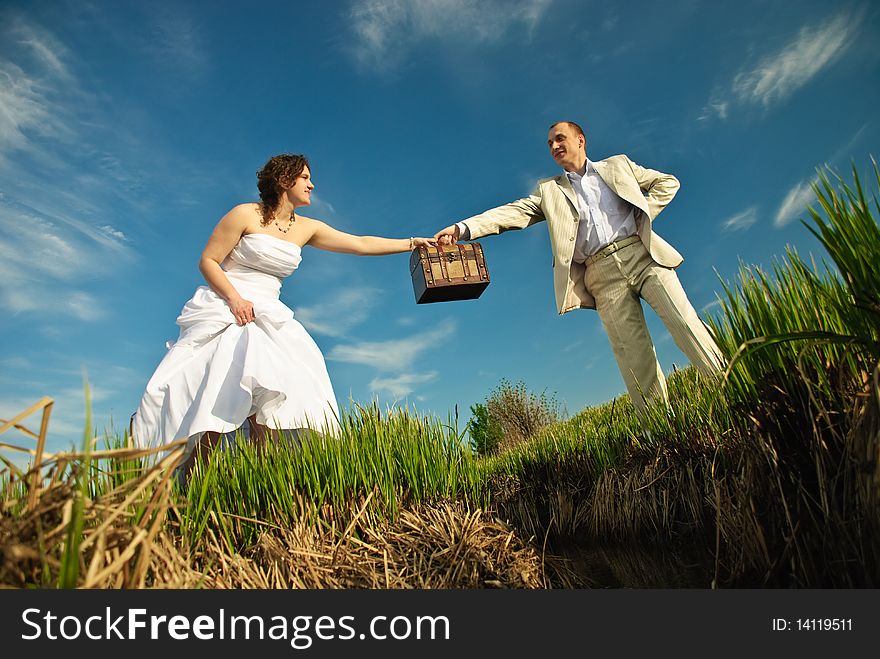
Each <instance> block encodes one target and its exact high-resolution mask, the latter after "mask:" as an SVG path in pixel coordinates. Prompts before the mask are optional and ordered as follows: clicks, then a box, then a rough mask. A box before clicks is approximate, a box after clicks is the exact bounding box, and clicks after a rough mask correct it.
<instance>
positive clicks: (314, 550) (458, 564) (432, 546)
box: [0, 449, 545, 588]
mask: <svg viewBox="0 0 880 659" xmlns="http://www.w3.org/2000/svg"><path fill="white" fill-rule="evenodd" d="M107 453H112V452H105V455H106V454H107ZM116 453H118V454H119V456H118V457H120V458H123V459H124V458H127V457H130V455H129V454H130V453H131V452H130V451H127V450H124V449H123V450H119V451H117V452H116ZM67 457H68V459H72V457H73V456H70V455H69V456H67ZM176 458H177V456H169V457H167V458H165V459H164V460H163V461H162V462H161V463H160V464H159V465H157V466H156V467H154V468H153V469H150V470H149V471H147V472H146V473H144V474H142V475H141V476H138V477H136V478H132V479H130V480H128V481H127V482H126V483H125V484H124V485H122V486H119V487H117V488H116V489H114V490H111V491H109V492H108V493H106V494H103V495H100V496H96V497H94V498H88V497H86V498H84V499H83V500H82V513H81V515H82V529H83V530H82V536H81V538H80V541H79V544H78V551H77V552H76V557H75V560H76V566H75V567H76V575H77V578H76V582H75V585H76V587H79V588H144V587H147V588H198V587H204V588H541V587H543V586H544V585H545V584H544V581H543V574H542V562H541V558H540V556H539V555H538V554H537V553H536V551H535V550H534V549H533V548H532V547H531V546H529V545H527V544H525V543H523V542H522V541H521V540H520V539H519V538H518V537H517V536H516V534H515V533H514V532H513V531H512V530H511V529H510V528H508V527H507V526H505V525H504V524H502V523H500V522H499V521H498V520H495V519H493V518H492V516H491V515H490V514H487V513H486V512H485V511H483V510H480V509H474V510H470V509H468V508H467V507H466V506H465V505H464V504H462V503H456V502H438V503H434V504H430V505H429V504H422V505H419V506H418V507H414V508H412V509H402V510H401V511H400V514H399V515H398V516H397V517H396V518H395V519H394V520H393V521H392V520H389V519H388V518H386V517H384V516H377V515H375V514H371V513H370V511H369V506H368V504H369V502H370V499H371V498H372V496H373V495H372V494H370V495H368V496H367V497H366V498H364V500H363V501H361V502H360V505H359V506H358V507H357V510H355V511H348V512H347V514H344V515H339V514H334V510H333V509H332V507H330V506H325V507H324V509H323V510H321V511H320V514H319V517H318V518H317V519H316V517H315V513H314V508H313V507H312V506H310V505H308V504H307V502H306V501H305V500H303V501H301V505H300V512H301V514H300V515H298V516H295V517H286V518H285V519H277V520H274V521H258V520H250V521H251V522H252V523H256V524H259V525H260V526H261V527H262V528H263V531H262V532H261V533H260V534H259V536H258V538H257V540H256V542H255V543H253V544H252V545H251V546H249V547H245V548H244V549H241V550H240V549H239V548H237V547H233V546H232V545H231V544H230V543H229V541H228V540H227V535H226V534H225V533H223V532H221V527H222V524H220V523H219V520H218V519H217V516H216V515H215V514H213V513H212V515H213V517H212V520H211V522H212V523H211V524H209V526H208V528H207V529H206V532H205V533H204V534H203V536H202V537H201V538H200V539H199V541H198V544H197V545H196V546H190V545H189V544H188V542H187V540H186V535H185V534H184V533H181V532H180V528H181V520H182V519H183V515H182V511H181V509H179V508H178V505H179V503H180V502H181V501H182V499H180V498H178V495H177V493H176V492H175V490H174V488H173V486H172V479H171V478H170V474H171V471H170V467H171V466H172V465H173V463H174V460H175V459H176ZM77 476H78V472H77V470H72V471H68V472H67V474H66V477H64V478H59V477H57V471H56V472H55V477H52V478H50V482H49V484H48V485H47V486H46V487H45V488H44V489H42V490H41V491H40V492H38V494H37V498H36V501H37V503H36V506H35V507H34V509H33V510H30V511H28V510H27V509H26V507H25V506H24V502H23V500H21V497H24V496H27V493H26V491H25V490H20V495H21V497H18V498H17V497H15V496H12V492H13V489H12V488H7V498H6V500H5V502H4V504H3V511H2V515H0V547H2V564H0V586H2V587H13V588H14V587H18V588H24V587H32V586H55V585H58V584H59V581H60V578H61V574H62V572H63V567H64V563H65V560H68V559H67V558H66V556H68V555H69V554H70V552H69V551H68V548H67V547H66V543H68V542H69V529H70V528H71V527H72V526H73V522H74V519H73V518H74V515H75V506H74V503H75V502H76V501H77V497H78V496H79V495H78V493H79V489H78V485H77ZM334 519H351V521H350V522H348V523H347V524H346V525H345V527H344V528H343V527H340V526H337V525H336V523H335V522H334V521H333V520H334Z"/></svg>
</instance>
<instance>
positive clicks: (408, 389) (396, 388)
mask: <svg viewBox="0 0 880 659" xmlns="http://www.w3.org/2000/svg"><path fill="white" fill-rule="evenodd" d="M436 378H437V371H431V372H429V373H403V374H401V375H398V376H395V377H389V378H374V379H373V380H372V381H371V382H370V385H369V386H370V390H371V391H372V392H373V393H377V394H381V393H383V392H384V393H387V394H388V395H389V396H391V397H392V398H395V399H399V398H403V397H405V396H408V395H409V394H411V393H412V392H413V391H415V389H416V386H417V385H420V384H425V383H426V382H431V381H432V380H435V379H436Z"/></svg>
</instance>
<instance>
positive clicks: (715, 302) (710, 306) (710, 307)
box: [700, 297, 721, 316]
mask: <svg viewBox="0 0 880 659" xmlns="http://www.w3.org/2000/svg"><path fill="white" fill-rule="evenodd" d="M720 307H721V299H720V298H717V297H716V298H715V299H714V300H712V301H711V302H709V303H708V304H705V305H703V308H702V309H700V315H702V316H705V315H706V314H707V313H708V312H709V311H712V310H714V309H715V308H720Z"/></svg>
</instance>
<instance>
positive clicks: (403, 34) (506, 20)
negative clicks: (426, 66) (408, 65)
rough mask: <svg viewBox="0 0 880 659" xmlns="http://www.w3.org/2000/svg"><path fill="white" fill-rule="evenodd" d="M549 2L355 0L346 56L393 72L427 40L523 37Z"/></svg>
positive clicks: (478, 40)
mask: <svg viewBox="0 0 880 659" xmlns="http://www.w3.org/2000/svg"><path fill="white" fill-rule="evenodd" d="M550 3H551V0H487V1H486V2H481V3H474V2H471V1H470V0H357V1H356V2H354V3H353V4H352V7H351V11H350V13H349V22H350V27H351V31H352V32H353V33H354V43H353V45H352V52H353V54H354V56H355V58H356V59H357V61H358V62H359V63H360V64H361V65H363V66H364V67H365V68H369V69H371V70H379V71H388V70H391V69H393V68H395V67H396V66H397V65H398V64H399V63H400V62H401V61H402V60H403V58H404V56H405V55H406V53H407V51H408V50H409V49H410V48H412V47H413V46H414V45H415V44H418V43H422V42H424V41H425V40H427V39H436V40H451V39H459V40H463V41H467V42H470V43H478V44H486V43H493V42H496V41H498V40H499V39H501V38H502V37H503V36H504V35H505V34H506V33H508V32H509V31H512V30H513V29H514V28H516V27H521V28H524V29H525V30H526V33H527V34H528V35H530V34H531V32H532V31H533V30H534V29H535V27H536V26H537V25H538V23H540V21H541V18H542V17H543V15H544V13H545V11H546V10H547V8H548V7H549V5H550Z"/></svg>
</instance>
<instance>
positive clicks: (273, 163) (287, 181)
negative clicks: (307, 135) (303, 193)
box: [257, 153, 309, 224]
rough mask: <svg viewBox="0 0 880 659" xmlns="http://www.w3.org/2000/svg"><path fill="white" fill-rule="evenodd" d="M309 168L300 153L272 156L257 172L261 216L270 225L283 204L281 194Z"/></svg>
mask: <svg viewBox="0 0 880 659" xmlns="http://www.w3.org/2000/svg"><path fill="white" fill-rule="evenodd" d="M308 166H309V160H308V158H306V157H305V156H304V155H302V154H298V153H281V154H279V155H277V156H272V157H271V158H269V160H268V161H267V162H266V164H265V165H263V166H262V168H260V169H259V170H258V171H257V189H259V191H260V214H261V215H262V216H263V224H268V223H269V221H270V220H271V219H272V215H274V214H275V211H276V210H278V206H279V204H280V203H281V193H282V192H284V191H285V190H286V189H287V188H289V187H290V186H291V185H293V182H294V181H295V180H296V177H297V176H299V175H300V174H302V171H303V169H305V168H306V167H308Z"/></svg>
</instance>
